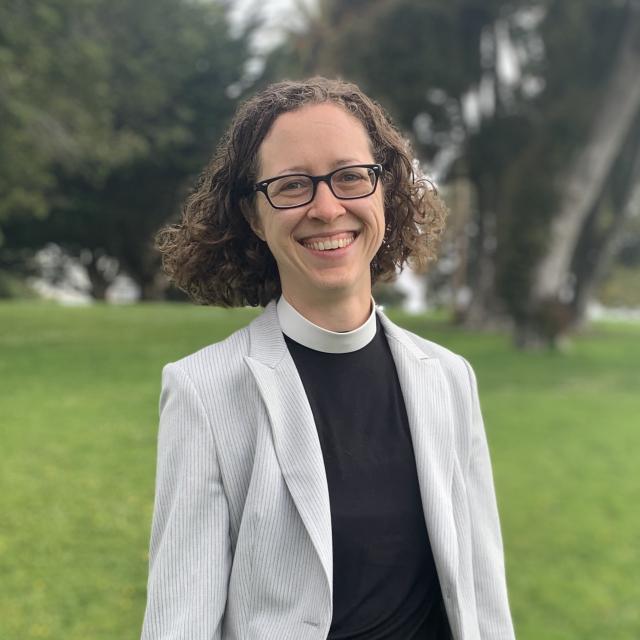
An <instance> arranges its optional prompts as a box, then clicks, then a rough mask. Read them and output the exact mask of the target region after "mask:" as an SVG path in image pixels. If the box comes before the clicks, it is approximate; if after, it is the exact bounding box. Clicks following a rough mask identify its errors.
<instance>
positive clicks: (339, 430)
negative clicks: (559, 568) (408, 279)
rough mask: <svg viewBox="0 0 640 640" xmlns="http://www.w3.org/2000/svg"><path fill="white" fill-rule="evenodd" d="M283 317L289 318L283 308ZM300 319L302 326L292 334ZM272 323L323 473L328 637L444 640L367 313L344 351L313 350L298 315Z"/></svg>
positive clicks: (404, 454) (410, 474)
mask: <svg viewBox="0 0 640 640" xmlns="http://www.w3.org/2000/svg"><path fill="white" fill-rule="evenodd" d="M282 301H283V299H282V298H281V303H282ZM284 303H285V304H288V303H286V301H284ZM279 305H280V307H282V304H280V303H279ZM293 312H294V313H297V312H295V310H293ZM287 313H288V314H289V319H291V314H292V307H290V305H289V309H288V310H287ZM294 319H295V318H294ZM300 322H305V323H308V324H307V326H305V327H304V330H303V331H301V332H299V331H298V328H300V325H299V323H300ZM372 322H374V323H375V324H371V323H372ZM281 324H285V325H286V326H285V327H283V331H284V332H285V340H286V343H287V347H288V349H289V352H290V353H291V356H292V357H293V360H294V362H295V364H296V367H297V369H298V372H299V374H300V377H301V379H302V383H303V385H304V388H305V392H306V394H307V398H308V400H309V404H310V406H311V410H312V413H313V417H314V419H315V423H316V427H317V429H318V437H319V440H320V445H321V448H322V454H323V458H324V464H325V471H326V475H327V484H328V489H329V500H330V508H331V526H332V538H333V619H332V623H331V629H330V632H329V636H328V639H329V640H445V639H448V638H450V632H449V627H448V623H447V619H446V614H445V612H444V607H443V604H442V596H441V593H440V587H439V583H438V576H437V572H436V567H435V564H434V560H433V556H432V553H431V546H430V544H429V536H428V534H427V529H426V526H425V521H424V514H423V511H422V502H421V498H420V489H419V486H418V478H417V472H416V464H415V458H414V454H413V447H412V441H411V433H410V430H409V424H408V419H407V414H406V410H405V406H404V400H403V397H402V390H401V388H400V384H399V381H398V377H397V374H396V369H395V364H394V361H393V358H392V356H391V352H390V351H389V345H388V344H387V340H386V337H385V334H384V331H383V330H382V327H381V326H380V323H379V321H377V318H375V313H374V314H373V317H372V318H370V321H369V335H370V336H372V339H370V341H369V342H367V343H366V344H365V345H364V346H362V347H361V348H358V349H356V350H354V351H350V352H347V353H335V352H334V353H326V352H324V351H320V350H318V344H320V345H322V336H321V335H320V342H319V343H318V342H316V341H314V340H311V342H310V341H309V340H307V339H306V337H307V336H308V332H309V331H311V332H312V333H313V331H314V330H315V329H314V327H315V325H312V324H311V323H309V321H307V320H306V319H304V318H302V316H300V318H298V319H295V321H294V322H293V324H292V323H291V322H285V323H282V322H281ZM309 325H310V326H309ZM317 329H319V330H320V331H321V332H322V331H324V330H323V329H321V328H320V327H317ZM356 331H357V330H356ZM287 333H288V334H294V335H295V336H296V337H298V338H299V339H301V340H303V341H305V342H307V344H313V346H314V347H316V348H310V347H309V346H304V345H303V344H300V343H299V342H297V341H296V340H295V339H293V338H292V337H291V336H290V335H287ZM350 333H353V332H350ZM333 336H334V337H335V336H340V334H333ZM312 337H313V336H312ZM366 339H367V340H369V338H368V337H367V338H366ZM337 340H338V342H337V345H338V346H337V349H339V344H340V343H339V340H340V338H339V337H338V338H337ZM334 346H335V343H334ZM356 346H357V344H356ZM333 350H334V351H335V350H336V349H333ZM425 428H428V425H425Z"/></svg>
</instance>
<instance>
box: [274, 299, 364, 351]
mask: <svg viewBox="0 0 640 640" xmlns="http://www.w3.org/2000/svg"><path fill="white" fill-rule="evenodd" d="M276 308H277V313H278V321H279V322H280V328H281V329H282V333H284V334H285V335H286V336H288V337H289V338H291V339H292V340H295V341H296V342H297V343H299V344H301V345H303V346H305V347H308V348H309V349H314V350H315V351H323V352H324V353H351V352H352V351H357V350H358V349H362V348H363V347H366V346H367V345H368V344H369V343H370V342H371V341H372V340H373V338H374V336H375V335H376V305H375V303H374V301H373V298H371V313H370V314H369V317H368V319H367V320H366V322H365V323H364V324H363V325H361V326H359V327H358V328H357V329H354V330H353V331H345V332H344V333H341V332H337V331H329V330H328V329H323V328H322V327H319V326H318V325H317V324H313V322H311V321H310V320H307V319H306V318H305V317H304V316H303V315H301V314H300V313H298V311H296V310H295V309H294V308H293V307H292V306H291V305H290V304H289V303H288V302H287V300H285V297H284V296H280V300H278V304H277V307H276Z"/></svg>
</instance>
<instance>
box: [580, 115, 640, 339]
mask: <svg viewBox="0 0 640 640" xmlns="http://www.w3.org/2000/svg"><path fill="white" fill-rule="evenodd" d="M638 120H639V121H640V118H638ZM635 131H636V132H640V126H637V127H636V128H635ZM635 140H637V137H636V138H635ZM634 147H635V148H633V149H632V153H633V154H634V155H635V157H633V158H632V162H631V169H630V170H629V171H628V173H627V175H626V176H625V180H624V185H623V187H622V194H621V197H620V198H617V199H615V198H614V204H613V206H612V207H610V210H609V211H607V210H606V209H607V208H608V207H607V205H605V206H604V207H602V206H601V207H599V210H598V211H597V212H596V216H598V215H599V214H600V216H602V209H603V208H604V209H605V211H604V215H605V216H606V217H607V218H609V220H608V224H607V225H605V226H604V228H601V229H600V230H599V231H598V230H597V229H596V228H597V227H598V226H602V225H597V224H596V223H595V222H592V224H588V225H586V227H585V229H584V233H583V235H582V237H581V239H580V242H579V243H578V251H577V252H576V256H575V259H574V265H573V271H574V272H575V274H576V295H575V298H574V300H573V320H572V323H573V325H575V326H580V325H581V324H582V323H583V321H584V317H585V313H586V309H587V306H588V304H589V302H590V301H591V300H592V298H593V294H594V292H595V290H596V287H597V286H598V284H599V283H600V282H601V280H602V277H603V276H604V274H605V273H606V271H607V269H608V268H609V266H610V264H611V262H612V261H613V259H614V258H615V255H616V252H617V249H618V246H619V244H620V241H621V239H622V233H623V231H624V228H625V224H626V222H627V220H629V219H630V218H631V216H632V215H633V213H634V212H635V210H636V209H637V207H638V206H640V205H638V203H639V202H640V142H635V145H634ZM616 200H619V202H616ZM607 214H608V215H607Z"/></svg>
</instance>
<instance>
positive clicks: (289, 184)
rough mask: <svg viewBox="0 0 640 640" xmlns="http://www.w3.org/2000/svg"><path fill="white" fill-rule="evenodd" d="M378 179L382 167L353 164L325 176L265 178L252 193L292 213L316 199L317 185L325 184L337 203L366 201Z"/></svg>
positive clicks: (298, 175) (291, 174)
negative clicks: (262, 195) (341, 201)
mask: <svg viewBox="0 0 640 640" xmlns="http://www.w3.org/2000/svg"><path fill="white" fill-rule="evenodd" d="M381 175H382V165H381V164H353V165H349V166H348V167H340V168H339V169H336V170H335V171H332V172H331V173H327V174H326V175H324V176H310V175H307V174H306V173H290V174H287V175H285V176H277V177H275V178H268V179H267V180H261V181H260V182H258V183H256V184H255V185H254V186H253V191H260V192H262V193H264V195H265V196H266V198H267V200H268V201H269V204H270V205H271V206H272V207H273V208H274V209H293V208H294V207H302V206H303V205H305V204H309V203H310V202H311V201H312V200H313V199H314V198H315V195H316V190H317V188H318V183H320V182H326V183H327V184H328V185H329V189H331V193H333V195H334V196H335V197H336V198H338V199H339V200H357V199H358V198H366V197H367V196H370V195H371V194H372V193H373V192H374V191H375V190H376V187H377V186H378V178H379V177H380V176H381Z"/></svg>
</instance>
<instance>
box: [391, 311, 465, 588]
mask: <svg viewBox="0 0 640 640" xmlns="http://www.w3.org/2000/svg"><path fill="white" fill-rule="evenodd" d="M378 317H379V318H380V321H381V322H382V325H383V328H384V330H385V334H386V336H387V339H388V343H389V348H390V349H391V354H392V356H393V359H394V361H395V364H396V370H397V372H398V378H399V380H400V386H401V387H402V394H403V397H404V402H405V406H406V409H407V417H408V419H409V428H410V430H411V438H412V441H413V451H414V455H415V459H416V468H417V472H418V483H419V485H420V493H421V496H422V508H423V511H424V516H425V522H426V525H427V531H428V533H429V541H430V542H431V549H432V551H433V556H434V559H435V562H436V567H437V569H438V575H439V577H440V583H441V585H442V588H443V589H446V590H449V589H450V588H451V586H455V584H456V576H457V570H458V540H457V535H456V526H455V521H454V516H453V506H452V502H451V483H452V476H453V466H454V435H453V424H452V416H453V413H452V407H451V405H450V397H449V390H448V387H447V381H446V378H445V375H444V373H443V371H442V368H441V366H440V362H439V361H438V360H437V359H436V358H433V357H431V356H429V355H427V354H426V353H424V352H423V351H422V350H421V349H419V348H418V346H417V345H416V344H415V343H414V342H413V341H412V340H411V338H409V336H408V335H407V334H406V333H405V332H404V331H403V330H402V329H400V328H399V327H397V326H396V325H394V324H393V323H392V322H391V321H390V320H389V319H388V318H387V317H386V316H384V314H382V313H380V312H379V313H378Z"/></svg>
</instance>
